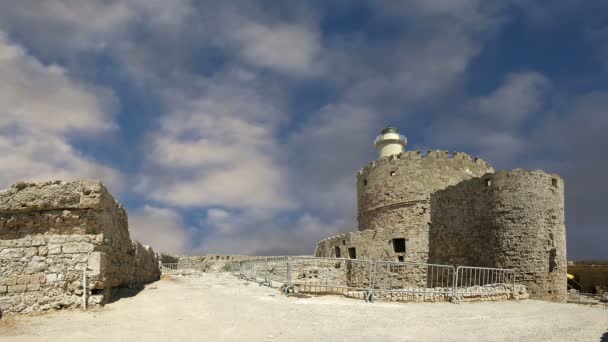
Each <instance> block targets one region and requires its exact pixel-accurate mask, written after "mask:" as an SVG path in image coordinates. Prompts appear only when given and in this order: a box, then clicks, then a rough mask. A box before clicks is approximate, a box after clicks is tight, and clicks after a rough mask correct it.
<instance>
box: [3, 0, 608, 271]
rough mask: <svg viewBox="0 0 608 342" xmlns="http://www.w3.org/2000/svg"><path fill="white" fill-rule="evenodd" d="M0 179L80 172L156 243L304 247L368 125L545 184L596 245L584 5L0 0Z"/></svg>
mask: <svg viewBox="0 0 608 342" xmlns="http://www.w3.org/2000/svg"><path fill="white" fill-rule="evenodd" d="M0 79H1V80H2V83H1V84H0V156H1V157H0V160H1V162H0V185H1V186H2V187H7V186H10V184H13V183H15V182H16V181H18V180H48V179H78V178H98V179H101V180H103V181H104V183H105V184H107V185H108V187H109V188H110V190H111V191H112V193H113V194H114V195H115V196H116V197H117V198H118V199H119V200H120V201H121V202H122V203H124V204H125V206H126V207H127V209H128V211H129V217H130V226H131V228H130V229H131V231H132V235H133V236H134V237H135V238H137V239H139V240H141V241H142V242H144V243H149V244H151V245H152V246H153V247H155V249H157V250H161V251H166V252H172V253H188V254H200V253H206V252H224V253H240V254H258V255H263V254H284V253H288V254H308V253H311V252H312V250H313V249H314V243H315V242H316V241H317V240H319V239H321V238H323V237H325V236H327V235H332V234H336V233H338V232H343V231H351V230H354V229H355V227H356V202H355V183H354V182H355V174H356V172H357V170H358V169H359V168H361V167H362V166H364V165H365V164H366V163H368V162H369V161H370V160H372V159H374V157H375V151H374V150H373V147H372V144H371V143H372V139H373V137H374V136H375V135H376V134H377V132H378V131H379V130H380V129H382V128H383V127H384V126H386V125H387V124H391V125H394V126H397V127H399V128H401V130H402V131H403V132H404V133H405V135H406V136H407V137H408V140H409V141H410V145H409V146H408V148H410V149H422V150H427V149H436V148H439V149H449V150H459V151H465V152H469V153H472V154H475V155H478V156H479V157H481V158H483V159H485V160H487V161H488V162H490V163H492V164H493V165H494V166H495V168H497V169H513V168H517V167H522V168H527V169H544V170H547V171H550V172H557V173H559V174H560V175H562V176H563V177H564V179H565V181H566V222H567V231H568V254H569V258H571V259H582V258H606V257H607V256H608V254H607V253H606V247H605V246H606V245H608V234H607V229H606V224H605V222H606V219H607V218H606V209H607V207H606V200H605V195H604V194H605V193H607V192H608V185H607V184H608V183H607V182H606V179H605V176H604V174H605V172H606V171H605V170H608V158H606V150H607V148H608V143H607V142H608V138H606V133H605V132H606V130H607V129H608V114H607V113H606V105H607V104H608V97H607V95H608V82H607V81H608V3H606V2H605V1H587V2H585V3H584V6H581V2H580V1H573V0H555V1H523V0H505V1H500V2H488V1H481V0H424V1H423V0H404V1H332V2H326V1H296V0H294V1H289V2H276V1H235V2H227V1H189V0H175V1H160V0H114V1H110V0H108V1H105V0H90V1H86V2H82V1H75V0H47V1H44V2H38V1H29V0H22V1H19V2H14V1H0Z"/></svg>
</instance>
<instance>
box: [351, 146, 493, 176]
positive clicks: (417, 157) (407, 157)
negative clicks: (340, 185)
mask: <svg viewBox="0 0 608 342" xmlns="http://www.w3.org/2000/svg"><path fill="white" fill-rule="evenodd" d="M430 159H434V160H437V159H442V160H446V161H450V160H453V161H455V162H458V161H460V162H463V161H464V162H471V163H474V164H476V165H477V166H478V167H481V168H486V169H487V170H488V172H494V168H493V167H492V165H490V163H488V162H486V161H485V160H483V159H481V158H478V157H475V156H471V155H470V154H467V153H464V152H450V151H448V150H428V151H427V152H426V153H424V154H423V153H422V152H421V151H420V150H409V151H404V152H403V153H400V154H395V155H391V156H388V157H385V158H381V159H378V160H374V161H372V162H370V163H369V164H367V165H366V166H364V167H363V168H362V169H360V170H359V172H358V173H357V174H358V176H363V175H365V174H367V173H369V172H370V171H371V170H373V169H375V168H376V167H377V166H379V165H382V164H385V163H390V162H394V161H396V160H404V161H413V162H421V161H424V160H430Z"/></svg>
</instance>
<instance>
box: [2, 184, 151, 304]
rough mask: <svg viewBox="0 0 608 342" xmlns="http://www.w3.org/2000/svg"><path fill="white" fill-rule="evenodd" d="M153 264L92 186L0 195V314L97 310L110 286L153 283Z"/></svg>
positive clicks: (21, 187) (35, 187)
mask: <svg viewBox="0 0 608 342" xmlns="http://www.w3.org/2000/svg"><path fill="white" fill-rule="evenodd" d="M158 263H159V260H158V256H157V254H156V253H155V252H154V251H153V250H152V249H151V248H150V247H147V246H143V245H141V244H140V243H139V242H136V241H132V240H131V239H130V237H129V229H128V220H127V212H126V211H125V209H124V208H123V207H122V205H121V204H120V203H118V202H117V201H116V200H115V199H114V198H113V197H112V195H111V194H110V193H109V192H108V190H107V189H106V187H105V186H104V185H103V184H102V183H101V182H99V181H94V180H83V181H76V182H62V181H55V182H45V183H23V182H20V183H17V184H15V185H13V186H12V187H11V188H10V189H7V190H3V191H0V310H1V313H4V314H11V313H30V312H43V311H48V310H51V309H61V308H76V307H81V306H85V307H86V306H98V305H102V304H104V303H106V302H107V301H108V299H109V298H110V296H111V295H112V292H113V289H116V288H121V287H132V286H135V285H141V284H146V283H149V282H152V281H155V280H158V279H159V278H160V270H159V267H158ZM85 274H86V276H85Z"/></svg>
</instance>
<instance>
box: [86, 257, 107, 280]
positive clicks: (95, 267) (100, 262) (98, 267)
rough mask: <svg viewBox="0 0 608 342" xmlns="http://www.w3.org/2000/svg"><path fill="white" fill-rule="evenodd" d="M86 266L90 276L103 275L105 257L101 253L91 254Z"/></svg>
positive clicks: (105, 262)
mask: <svg viewBox="0 0 608 342" xmlns="http://www.w3.org/2000/svg"><path fill="white" fill-rule="evenodd" d="M87 264H88V268H89V270H91V275H100V274H103V273H104V272H105V269H106V264H107V255H106V254H105V253H102V252H92V253H91V254H89V257H88V260H87Z"/></svg>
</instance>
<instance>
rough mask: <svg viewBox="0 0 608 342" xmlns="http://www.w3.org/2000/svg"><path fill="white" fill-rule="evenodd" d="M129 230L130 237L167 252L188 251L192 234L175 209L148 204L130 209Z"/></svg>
mask: <svg viewBox="0 0 608 342" xmlns="http://www.w3.org/2000/svg"><path fill="white" fill-rule="evenodd" d="M129 231H130V233H131V238H132V239H135V240H137V241H140V242H142V243H143V244H146V245H151V246H152V248H154V250H156V251H157V252H162V253H169V254H185V253H187V252H189V251H190V250H191V244H192V237H193V234H194V232H193V230H192V228H187V227H185V225H184V222H183V221H182V219H181V216H180V215H179V213H177V212H176V211H174V210H172V209H168V208H159V207H154V206H150V205H146V206H144V207H143V208H139V209H136V210H134V211H131V213H130V214H129Z"/></svg>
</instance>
